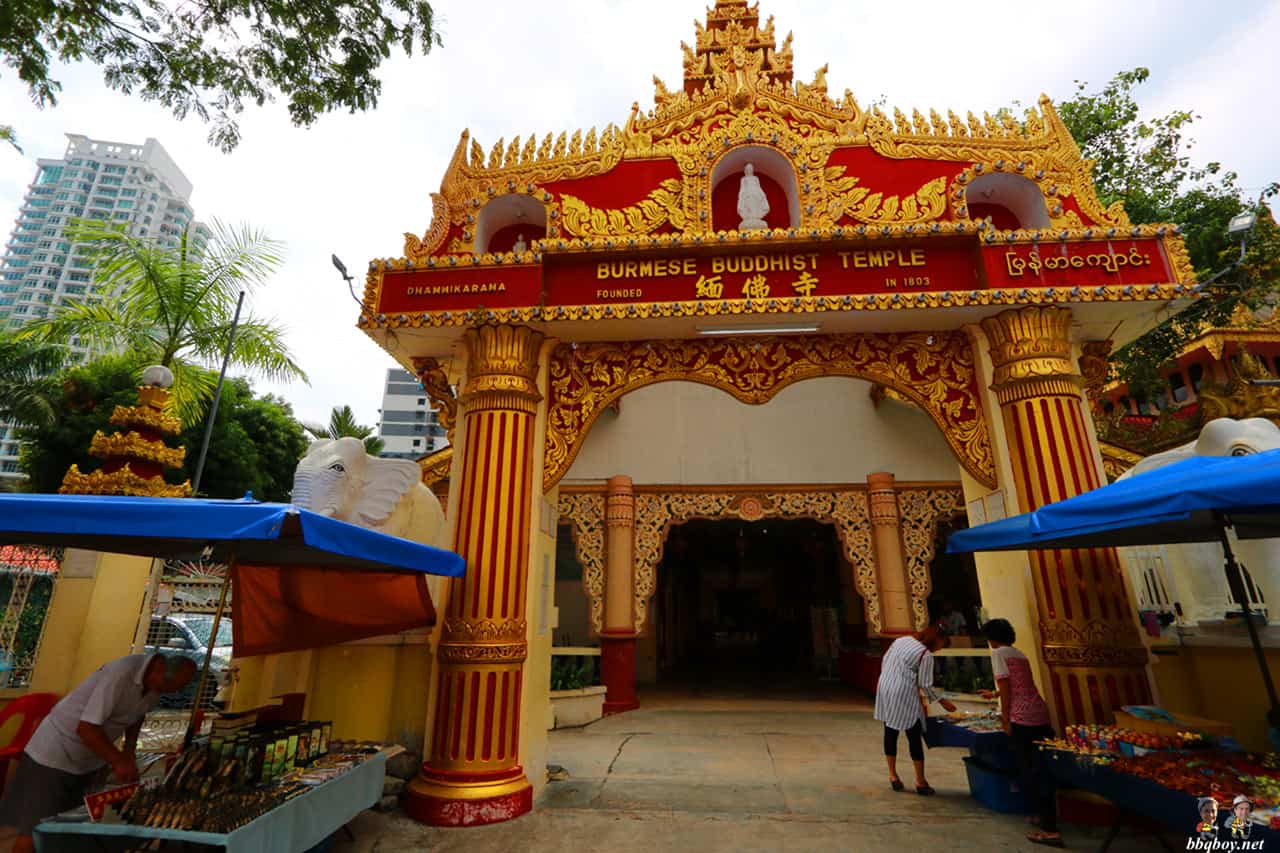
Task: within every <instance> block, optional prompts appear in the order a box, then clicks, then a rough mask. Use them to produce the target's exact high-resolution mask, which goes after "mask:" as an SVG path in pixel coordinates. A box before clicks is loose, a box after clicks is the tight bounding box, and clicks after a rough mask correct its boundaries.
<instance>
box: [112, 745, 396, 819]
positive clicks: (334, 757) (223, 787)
mask: <svg viewBox="0 0 1280 853" xmlns="http://www.w3.org/2000/svg"><path fill="white" fill-rule="evenodd" d="M331 730H332V729H331V724H330V723H318V722H306V723H270V724H262V725H255V726H253V727H250V728H241V729H240V730H239V731H236V732H235V733H234V734H232V735H230V736H225V735H223V736H220V737H216V738H215V737H210V738H208V739H206V740H202V741H197V742H196V743H195V744H193V746H192V747H191V748H190V749H188V750H187V751H186V752H185V753H183V755H182V756H181V757H180V758H179V759H178V761H177V762H176V763H175V764H174V766H173V767H172V768H171V769H170V770H169V772H168V774H167V775H166V776H165V777H164V779H163V781H161V782H160V783H159V784H158V785H154V786H150V787H147V786H143V787H140V788H138V789H137V790H136V791H135V792H133V794H132V796H131V797H130V798H129V800H128V801H127V802H126V803H125V804H124V805H123V806H122V807H121V809H120V815H121V819H122V820H124V821H125V822H126V823H130V824H135V825H139V826H147V827H154V828H161V829H181V830H195V831H200V832H216V833H224V834H225V833H229V832H231V831H233V830H235V829H237V828H239V827H241V826H244V825H245V824H247V823H249V822H250V821H252V820H254V819H255V818H257V817H260V816H261V815H263V814H266V813H267V812H269V811H271V810H272V809H273V808H276V807H277V806H279V805H280V804H282V803H284V802H286V801H288V800H290V799H292V798H293V797H296V796H298V795H299V794H302V793H305V792H306V791H308V790H310V789H311V788H312V787H314V786H315V785H319V784H323V783H324V782H326V781H329V780H331V779H334V778H336V777H338V776H340V775H342V774H343V773H345V772H347V771H349V770H350V769H351V768H353V767H355V766H356V765H358V764H360V763H361V762H363V761H364V760H365V759H367V758H368V757H369V756H370V755H371V754H373V753H376V752H378V751H379V750H380V749H381V748H382V746H381V745H380V744H367V743H360V744H343V745H342V748H341V749H337V750H334V751H332V752H330V751H329V750H328V749H327V748H326V747H327V746H328V744H327V743H326V733H327V732H329V731H331ZM304 768H305V769H304Z"/></svg>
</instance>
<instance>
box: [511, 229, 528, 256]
mask: <svg viewBox="0 0 1280 853" xmlns="http://www.w3.org/2000/svg"><path fill="white" fill-rule="evenodd" d="M511 251H513V252H515V253H516V254H517V255H522V254H524V253H525V252H527V251H529V244H528V243H526V242H525V241H524V235H523V234H517V235H516V244H515V245H514V246H512V247H511Z"/></svg>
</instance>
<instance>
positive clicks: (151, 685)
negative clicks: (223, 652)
mask: <svg viewBox="0 0 1280 853" xmlns="http://www.w3.org/2000/svg"><path fill="white" fill-rule="evenodd" d="M195 674H196V665H195V664H194V663H193V662H192V661H190V660H188V659H186V658H181V657H166V656H165V655H160V654H147V655H129V656H128V657H123V658H120V659H119V660H116V661H112V662H111V663H108V664H104V665H103V666H102V668H101V669H99V670H98V671H97V672H95V673H94V674H93V675H91V676H89V677H88V678H87V679H85V680H84V682H83V683H82V684H81V685H80V686H79V687H77V688H76V689H75V690H72V691H71V692H70V693H68V694H67V695H66V696H64V697H63V698H62V701H60V702H58V704H57V705H54V706H53V710H52V711H50V712H49V716H47V717H45V718H44V721H43V722H42V723H40V726H39V727H38V728H37V729H36V731H35V734H33V735H32V736H31V741H30V742H29V743H28V744H27V747H26V749H24V750H23V752H22V760H21V761H20V762H18V772H17V774H16V775H15V776H14V778H13V780H12V781H11V782H10V783H9V785H8V787H7V788H6V794H5V798H4V802H2V803H0V825H5V826H16V827H17V828H18V837H17V840H16V841H15V843H14V847H13V851H14V853H32V851H34V850H35V844H34V842H33V840H32V832H33V831H34V829H35V827H36V824H38V823H40V821H42V820H44V819H45V818H48V817H52V816H53V815H56V814H58V813H59V812H63V811H66V810H67V809H71V808H75V806H77V805H79V803H80V801H81V800H82V799H83V797H84V793H85V790H86V789H87V788H88V786H89V783H90V782H91V781H92V779H93V777H94V776H96V775H97V773H98V771H100V770H102V769H103V768H104V767H110V768H111V772H112V773H113V774H114V775H115V778H116V779H117V780H118V781H119V782H120V783H121V784H126V783H129V782H136V781H138V765H137V761H136V759H135V757H134V750H135V749H136V747H137V744H138V732H139V731H140V730H141V729H142V718H143V717H144V716H146V714H147V712H148V711H150V710H151V709H152V708H154V707H155V706H156V703H158V702H159V701H160V697H161V695H163V694H165V693H174V692H176V691H179V690H181V689H182V688H184V687H186V686H187V685H188V684H189V683H191V679H192V678H194V677H195ZM121 735H123V736H124V749H123V750H121V749H117V748H116V742H117V741H119V740H120V736H121Z"/></svg>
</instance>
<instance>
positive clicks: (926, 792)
mask: <svg viewBox="0 0 1280 853" xmlns="http://www.w3.org/2000/svg"><path fill="white" fill-rule="evenodd" d="M916 793H917V794H919V795H920V796H922V797H932V796H933V795H934V794H936V793H938V792H937V791H935V790H933V786H932V785H916Z"/></svg>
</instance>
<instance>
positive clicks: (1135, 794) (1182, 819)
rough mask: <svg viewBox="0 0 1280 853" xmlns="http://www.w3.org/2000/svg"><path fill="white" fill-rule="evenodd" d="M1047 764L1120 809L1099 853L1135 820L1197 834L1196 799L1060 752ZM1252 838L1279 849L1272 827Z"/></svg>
mask: <svg viewBox="0 0 1280 853" xmlns="http://www.w3.org/2000/svg"><path fill="white" fill-rule="evenodd" d="M1046 762H1047V764H1048V767H1049V770H1050V772H1051V773H1053V777H1054V779H1056V780H1057V782H1058V784H1060V785H1062V786H1064V787H1071V788H1078V789H1080V790H1083V791H1089V792H1091V793H1094V794H1097V795H1098V796H1100V797H1103V798H1104V799H1106V800H1109V801H1110V802H1111V803H1112V804H1113V805H1115V807H1116V808H1118V809H1119V810H1120V813H1121V818H1120V820H1119V821H1117V822H1116V824H1115V825H1114V826H1113V827H1112V828H1111V832H1110V834H1108V836H1107V838H1106V840H1105V841H1103V844H1102V846H1101V847H1100V848H1099V853H1105V851H1106V850H1107V849H1108V848H1109V847H1110V846H1111V842H1112V841H1113V840H1115V838H1116V836H1117V835H1119V833H1120V830H1121V828H1122V827H1123V826H1124V824H1125V823H1133V822H1134V821H1133V818H1135V817H1136V818H1143V819H1145V820H1147V821H1150V822H1154V823H1156V824H1159V825H1160V826H1164V827H1166V828H1168V829H1169V830H1170V831H1172V832H1177V833H1179V834H1180V835H1182V836H1183V837H1184V838H1190V837H1191V836H1192V835H1193V834H1194V831H1195V825H1196V822H1197V820H1198V815H1197V812H1196V798H1195V797H1193V796H1191V795H1189V794H1184V793H1182V792H1181V791H1174V790H1171V789H1169V788H1166V787H1164V786H1163V785H1160V784H1157V783H1156V782H1153V781H1151V780H1149V779H1140V778H1138V777H1137V776H1131V775H1129V774H1127V773H1119V772H1116V771H1115V770H1112V769H1111V768H1109V767H1106V766H1104V765H1100V764H1088V763H1082V762H1080V761H1079V760H1078V759H1077V758H1076V756H1074V755H1072V754H1070V753H1066V752H1062V751H1060V750H1047V751H1046ZM1206 793H1208V792H1207V791H1206ZM1249 837H1250V840H1253V841H1256V840H1259V839H1261V840H1262V841H1263V849H1264V850H1280V832H1277V831H1276V830H1273V829H1271V828H1270V827H1267V826H1263V825H1262V824H1254V826H1253V829H1252V831H1251V834H1250V836H1249ZM1159 840H1160V842H1161V843H1162V844H1163V845H1164V846H1165V849H1172V848H1170V847H1169V845H1168V844H1167V842H1166V841H1165V839H1164V838H1160V839H1159Z"/></svg>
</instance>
